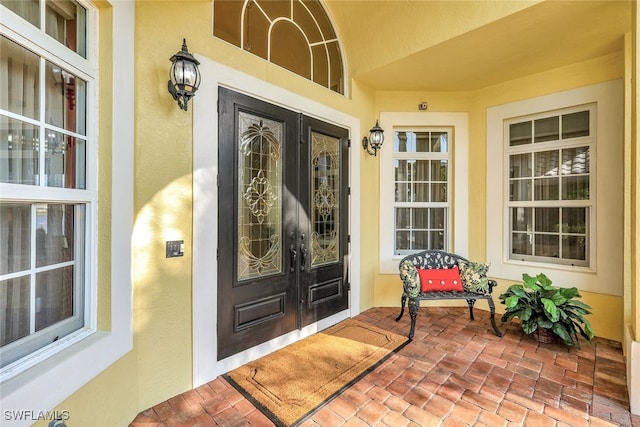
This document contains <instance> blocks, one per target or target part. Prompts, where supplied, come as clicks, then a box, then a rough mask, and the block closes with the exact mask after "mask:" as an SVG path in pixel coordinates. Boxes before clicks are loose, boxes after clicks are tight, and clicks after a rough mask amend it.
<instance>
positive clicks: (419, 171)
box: [410, 160, 431, 182]
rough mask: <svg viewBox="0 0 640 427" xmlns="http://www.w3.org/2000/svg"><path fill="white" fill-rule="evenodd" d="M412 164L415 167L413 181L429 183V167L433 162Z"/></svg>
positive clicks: (412, 161) (420, 161) (416, 161)
mask: <svg viewBox="0 0 640 427" xmlns="http://www.w3.org/2000/svg"><path fill="white" fill-rule="evenodd" d="M410 162H411V165H412V166H413V171H412V172H413V173H412V174H411V178H412V180H414V181H422V182H425V181H429V166H431V164H430V163H431V162H430V161H429V160H410Z"/></svg>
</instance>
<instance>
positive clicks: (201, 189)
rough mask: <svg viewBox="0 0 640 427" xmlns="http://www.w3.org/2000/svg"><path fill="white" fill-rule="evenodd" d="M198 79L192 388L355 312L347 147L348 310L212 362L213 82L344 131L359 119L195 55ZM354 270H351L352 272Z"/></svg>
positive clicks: (355, 190) (355, 225) (355, 206)
mask: <svg viewBox="0 0 640 427" xmlns="http://www.w3.org/2000/svg"><path fill="white" fill-rule="evenodd" d="M198 60H199V61H200V67H199V68H200V72H201V74H202V83H201V85H200V88H199V89H198V94H197V96H196V97H195V98H194V104H193V111H194V113H193V386H194V387H198V386H199V385H202V384H204V383H206V382H209V381H211V380H212V379H214V378H215V377H217V376H218V375H220V374H223V373H225V372H228V371H229V370H231V369H233V368H235V367H237V366H241V365H242V364H244V363H246V362H248V361H250V360H254V359H256V358H258V357H260V356H263V355H265V354H267V353H270V352H272V351H274V350H277V349H278V348H281V347H283V346H285V345H287V344H289V343H292V342H295V341H297V340H299V339H301V338H304V337H305V336H308V335H311V334H313V333H314V332H316V331H318V330H321V329H324V328H326V327H328V326H330V325H332V324H334V323H337V322H338V321H340V320H342V319H344V318H346V317H352V316H355V315H356V314H358V313H359V310H360V277H359V276H360V275H359V273H358V272H359V271H360V224H359V221H358V220H357V218H359V217H360V197H359V193H360V153H359V152H358V151H357V150H355V149H354V148H352V149H351V150H352V152H351V155H350V165H349V175H350V177H349V179H350V183H351V198H350V206H349V212H350V215H349V216H350V219H349V221H350V234H351V247H350V254H351V255H350V265H349V271H350V276H351V292H350V296H349V309H348V310H345V311H343V312H341V313H338V314H337V315H335V316H332V317H330V318H327V319H324V320H323V321H321V322H318V323H315V324H313V325H310V326H309V327H306V328H303V329H301V330H296V331H293V332H291V333H289V334H286V335H284V336H281V337H278V338H276V339H274V340H271V341H269V342H267V343H264V344H261V345H259V346H257V347H254V348H252V349H249V350H247V351H245V352H242V353H240V354H238V355H235V356H232V357H229V358H227V359H225V360H222V361H220V362H217V336H216V324H217V315H218V313H217V300H218V296H217V280H218V276H217V262H216V261H215V254H216V252H217V246H218V224H217V221H216V219H217V215H218V200H217V197H218V192H217V188H218V187H217V174H218V113H217V109H216V106H217V103H218V86H225V87H228V88H230V89H233V90H236V91H238V92H242V93H245V94H247V95H250V96H253V97H255V98H260V99H263V100H265V101H267V102H270V103H272V104H277V105H280V106H282V107H285V108H288V109H291V110H295V111H300V112H301V113H304V114H306V115H308V116H312V117H316V118H319V119H321V120H324V121H328V122H331V123H334V124H336V125H338V126H341V127H344V128H347V129H349V131H350V135H351V138H354V137H355V138H356V139H357V136H358V135H360V121H359V120H358V119H356V118H355V117H353V116H350V115H348V114H345V113H343V112H341V111H337V110H334V109H332V108H330V107H327V106H325V105H322V104H320V103H318V102H316V101H313V100H310V99H308V98H305V97H303V96H301V95H298V94H295V93H292V92H289V91H287V90H284V89H282V88H279V87H277V86H274V85H272V84H269V83H267V82H265V81H262V80H260V79H257V78H255V77H252V76H249V75H247V74H244V73H241V72H239V71H236V70H234V69H232V68H229V67H227V66H225V65H222V64H220V63H217V62H215V61H213V60H211V59H209V58H204V57H200V56H198ZM354 272H355V273H354Z"/></svg>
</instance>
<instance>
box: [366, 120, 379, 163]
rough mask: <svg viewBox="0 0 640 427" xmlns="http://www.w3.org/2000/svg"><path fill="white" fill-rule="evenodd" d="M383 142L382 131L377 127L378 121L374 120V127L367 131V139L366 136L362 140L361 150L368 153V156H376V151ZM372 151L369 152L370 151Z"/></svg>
mask: <svg viewBox="0 0 640 427" xmlns="http://www.w3.org/2000/svg"><path fill="white" fill-rule="evenodd" d="M383 142H384V130H383V129H382V128H381V127H380V126H379V125H378V121H377V120H376V125H375V126H374V127H372V128H371V130H369V138H367V137H366V136H365V137H364V138H362V148H364V150H365V151H366V152H367V153H369V155H372V156H377V153H378V150H379V149H380V147H382V143H383ZM369 147H371V149H373V151H371V149H369Z"/></svg>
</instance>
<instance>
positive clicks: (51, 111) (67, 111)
mask: <svg viewBox="0 0 640 427" xmlns="http://www.w3.org/2000/svg"><path fill="white" fill-rule="evenodd" d="M46 76H47V79H46V80H47V86H46V92H47V93H46V97H47V99H46V102H45V108H46V111H45V116H46V119H47V123H49V124H51V125H54V126H58V127H60V128H63V129H66V130H69V131H72V132H76V133H79V134H81V135H85V134H86V131H85V129H86V112H85V105H86V93H87V83H86V82H85V81H84V80H82V79H80V78H78V77H76V76H74V75H73V74H71V73H69V72H68V71H66V70H64V69H62V68H60V67H58V66H56V65H54V64H52V63H51V62H49V61H47V65H46Z"/></svg>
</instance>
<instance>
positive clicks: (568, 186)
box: [562, 175, 589, 200]
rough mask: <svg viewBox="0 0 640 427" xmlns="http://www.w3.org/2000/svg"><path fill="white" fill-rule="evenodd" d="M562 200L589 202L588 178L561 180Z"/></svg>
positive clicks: (575, 177) (573, 177) (572, 177)
mask: <svg viewBox="0 0 640 427" xmlns="http://www.w3.org/2000/svg"><path fill="white" fill-rule="evenodd" d="M562 200H589V176H588V175H587V176H568V177H566V178H563V179H562Z"/></svg>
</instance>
